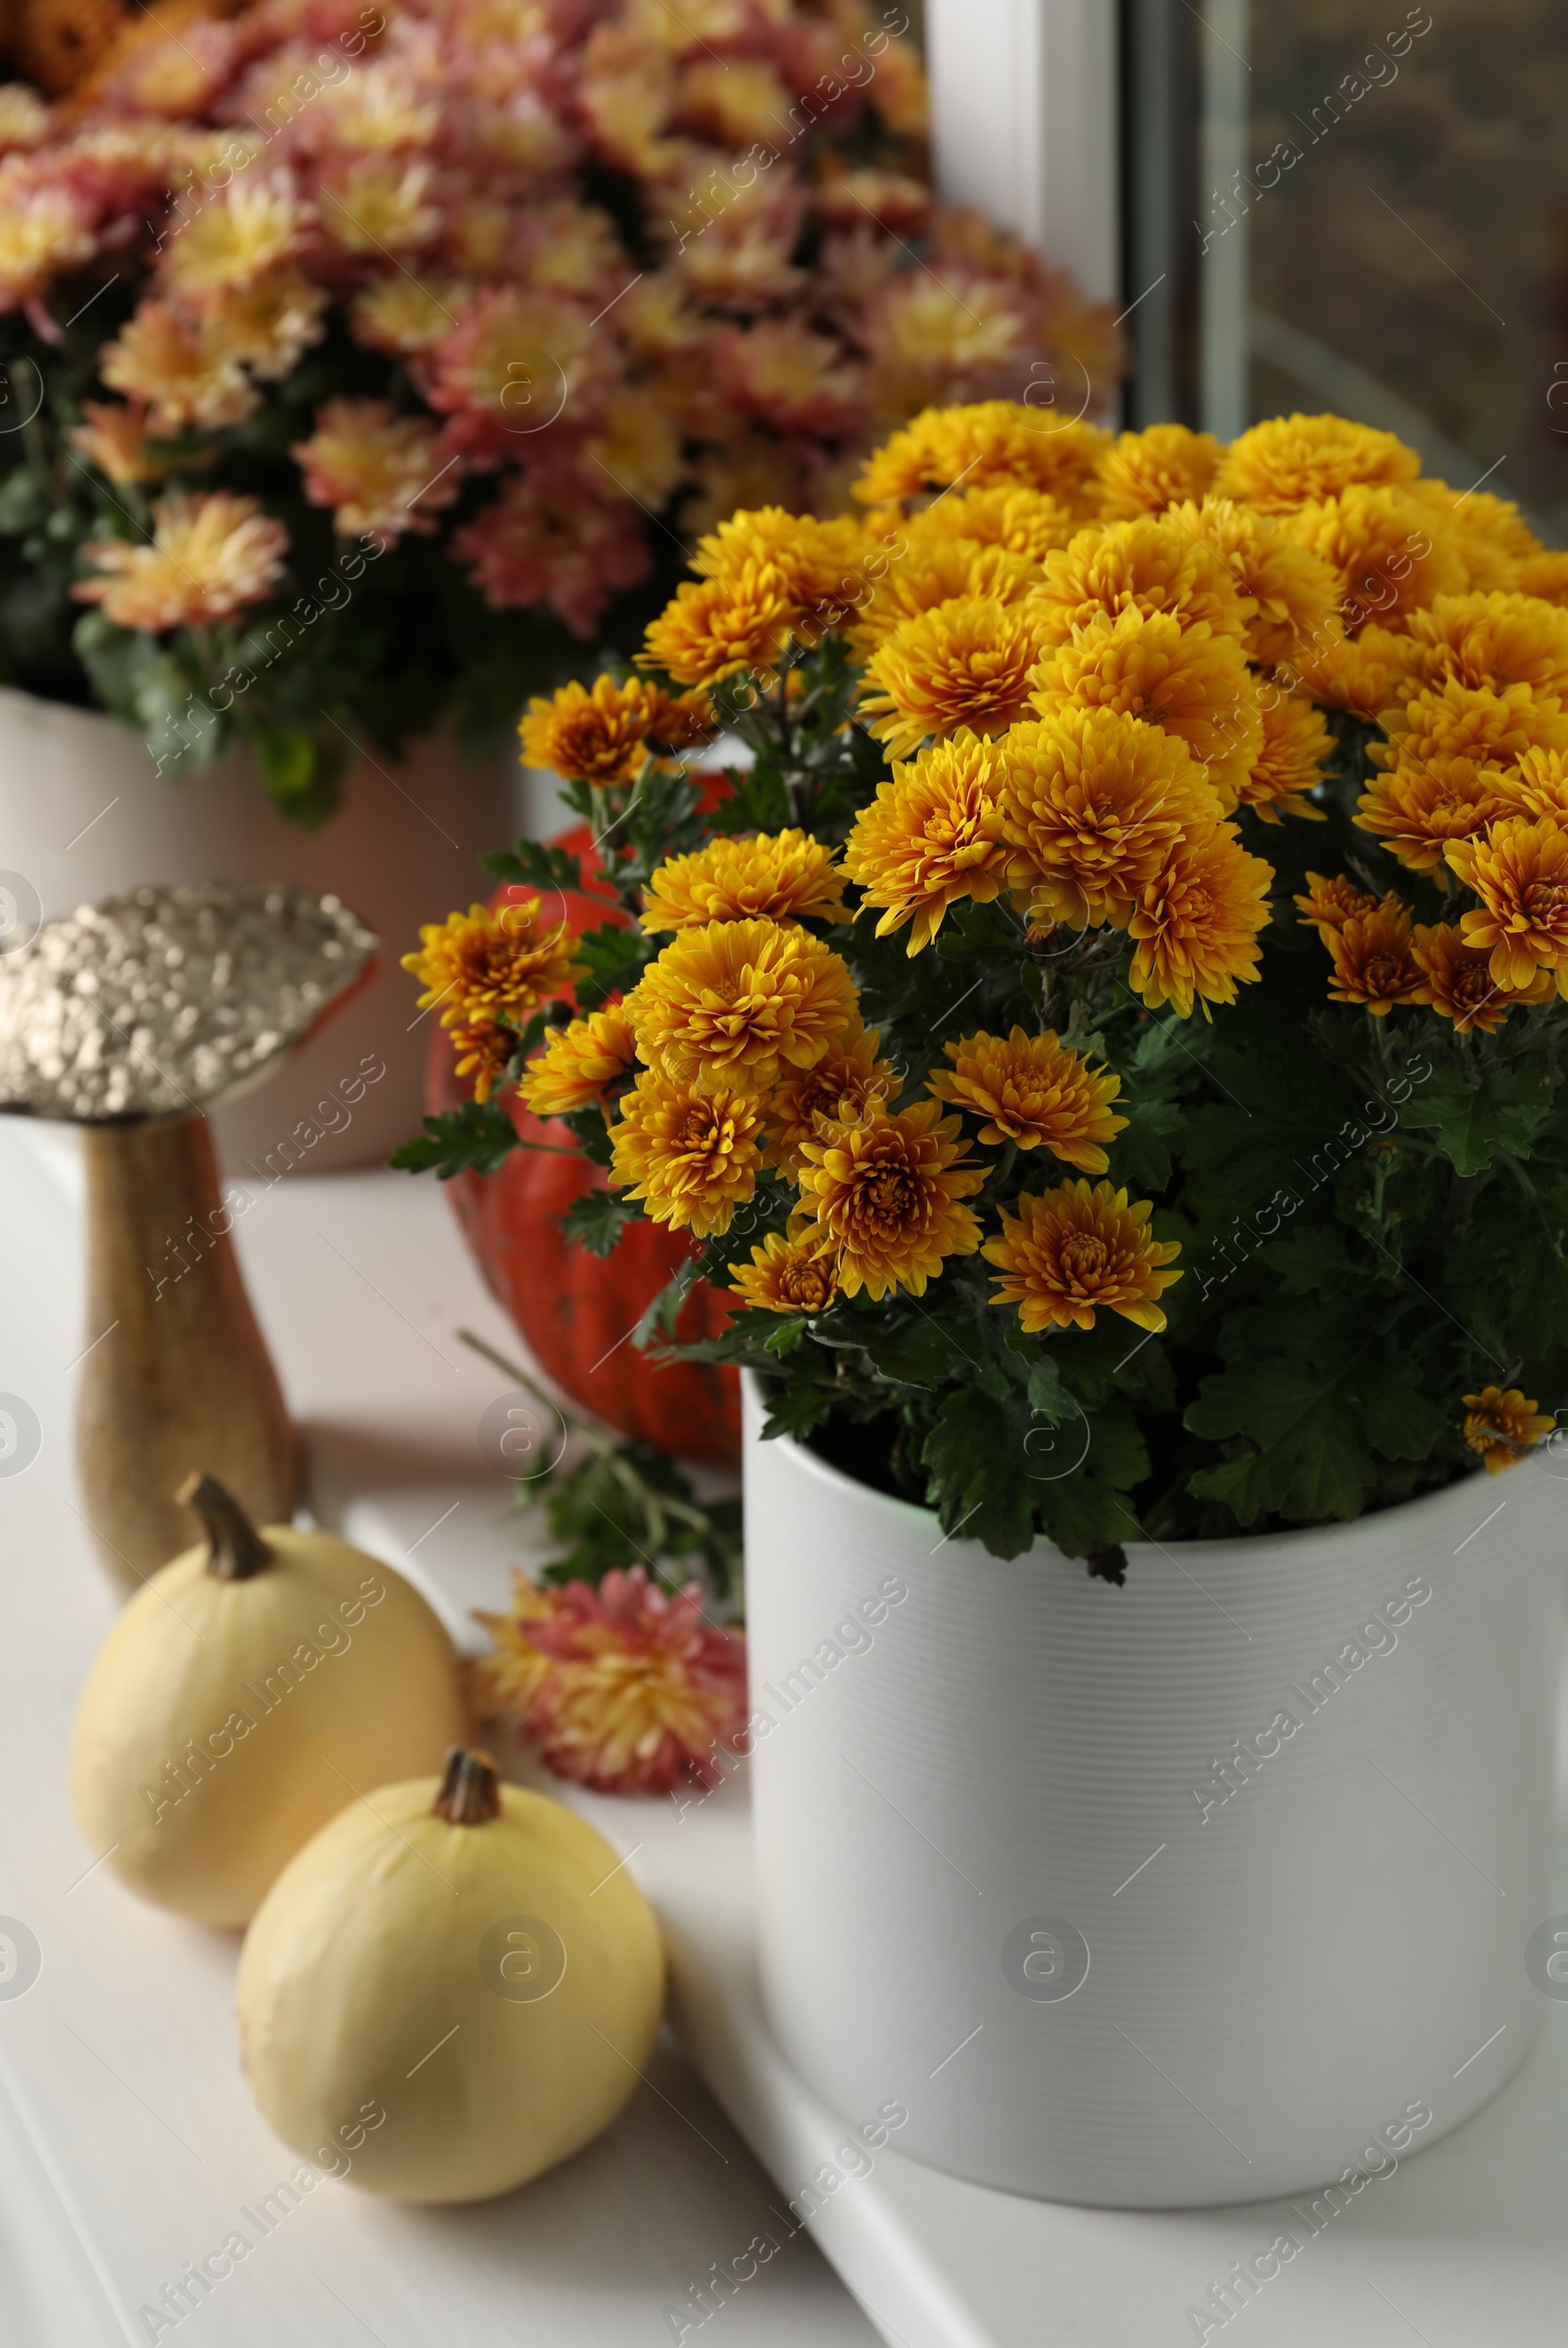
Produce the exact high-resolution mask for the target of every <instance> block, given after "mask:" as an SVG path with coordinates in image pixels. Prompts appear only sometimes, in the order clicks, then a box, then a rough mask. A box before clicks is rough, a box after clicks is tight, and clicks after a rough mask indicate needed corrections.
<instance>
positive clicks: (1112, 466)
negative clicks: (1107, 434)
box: [1100, 424, 1223, 521]
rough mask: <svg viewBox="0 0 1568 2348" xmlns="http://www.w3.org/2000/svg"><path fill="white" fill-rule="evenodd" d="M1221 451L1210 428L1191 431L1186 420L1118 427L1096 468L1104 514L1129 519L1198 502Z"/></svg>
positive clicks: (1109, 516) (1208, 483) (1210, 477)
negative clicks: (1140, 428)
mask: <svg viewBox="0 0 1568 2348" xmlns="http://www.w3.org/2000/svg"><path fill="white" fill-rule="evenodd" d="M1222 453H1223V452H1222V451H1221V448H1220V444H1219V442H1218V441H1217V440H1216V439H1215V438H1214V435H1213V433H1212V432H1193V431H1190V430H1189V429H1188V427H1187V425H1186V424H1151V425H1149V426H1148V428H1147V429H1146V430H1145V431H1142V432H1123V434H1122V435H1121V437H1120V439H1119V440H1118V441H1117V442H1116V444H1115V446H1114V447H1113V448H1112V449H1110V450H1109V451H1108V453H1107V455H1106V457H1105V461H1104V464H1103V466H1102V467H1101V474H1100V486H1101V495H1102V498H1103V512H1104V514H1105V518H1106V519H1107V520H1108V521H1131V520H1132V519H1133V518H1134V516H1135V515H1137V514H1163V513H1164V512H1165V510H1166V508H1167V507H1168V506H1185V505H1187V504H1189V503H1191V504H1194V505H1196V504H1198V503H1199V502H1200V500H1201V499H1202V498H1204V497H1206V496H1207V494H1208V491H1209V488H1210V486H1211V485H1212V483H1213V479H1214V475H1215V473H1216V472H1217V471H1218V470H1219V463H1220V457H1221V455H1222Z"/></svg>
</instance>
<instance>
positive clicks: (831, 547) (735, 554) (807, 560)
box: [692, 506, 873, 641]
mask: <svg viewBox="0 0 1568 2348" xmlns="http://www.w3.org/2000/svg"><path fill="white" fill-rule="evenodd" d="M872 555H873V548H872V545H871V542H870V540H869V539H868V538H867V536H866V531H865V525H864V524H863V522H861V521H859V520H858V518H857V517H856V516H855V515H853V514H837V515H835V516H833V517H832V518H831V519H829V520H825V521H824V520H819V519H818V518H817V517H816V515H814V514H790V513H788V512H787V511H786V510H785V508H784V507H782V506H761V507H754V508H752V509H750V510H748V511H747V512H745V513H741V514H731V515H730V517H729V519H728V520H727V521H722V522H720V523H719V525H718V527H717V529H716V530H714V531H712V532H711V534H710V535H709V536H708V537H706V538H702V539H699V541H698V545H697V552H696V553H695V555H693V557H692V568H693V570H695V571H696V572H697V574H698V576H699V578H704V579H733V578H735V577H736V576H737V575H738V574H739V573H741V572H743V571H744V569H745V567H746V564H747V563H766V564H769V565H770V566H771V567H772V568H773V569H775V570H777V571H779V572H780V573H782V575H783V578H784V582H785V587H786V591H787V594H788V598H789V603H790V607H791V623H792V625H793V626H794V627H795V629H796V630H797V632H798V633H800V634H802V635H803V636H808V637H810V638H811V639H812V640H813V641H814V639H815V637H816V635H818V634H819V633H820V631H821V629H822V628H823V627H824V626H833V625H836V624H837V619H838V615H839V614H840V613H841V612H843V611H845V610H846V609H848V608H850V607H851V606H853V605H854V604H855V602H856V601H857V600H858V598H859V597H860V596H863V594H864V589H865V570H866V564H867V562H868V561H869V560H870V559H871V557H872Z"/></svg>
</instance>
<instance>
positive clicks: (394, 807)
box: [0, 688, 518, 1180]
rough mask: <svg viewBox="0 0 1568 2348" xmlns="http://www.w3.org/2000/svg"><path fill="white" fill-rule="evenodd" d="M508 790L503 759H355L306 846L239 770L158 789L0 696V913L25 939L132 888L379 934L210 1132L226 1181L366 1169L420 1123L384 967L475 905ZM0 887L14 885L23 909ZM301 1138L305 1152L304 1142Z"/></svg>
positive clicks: (30, 704) (20, 698) (416, 1077)
mask: <svg viewBox="0 0 1568 2348" xmlns="http://www.w3.org/2000/svg"><path fill="white" fill-rule="evenodd" d="M516 772H517V769H516V766H515V761H514V760H512V759H496V760H494V761H492V762H491V763H490V764H489V765H486V766H478V767H474V766H470V765H468V764H467V762H466V760H465V759H464V758H463V757H462V755H461V753H460V752H459V751H458V750H457V748H456V747H455V746H454V745H452V744H450V743H448V742H446V741H439V742H432V743H427V744H423V745H421V746H420V747H419V748H417V750H416V751H415V752H413V753H412V754H411V755H410V757H409V758H407V759H406V760H405V761H404V762H403V763H402V764H400V765H399V766H397V767H396V768H391V767H389V766H387V765H386V762H385V761H384V760H382V761H380V762H379V764H378V763H376V762H373V761H372V760H369V759H366V758H356V759H355V761H354V763H353V765H352V767H351V770H350V772H349V773H348V774H347V775H346V776H345V778H344V786H343V801H342V805H341V807H339V808H338V811H337V813H336V814H335V815H333V816H331V817H330V818H329V819H328V821H327V822H326V823H325V824H324V825H323V826H322V827H321V829H320V830H319V831H317V832H311V833H306V832H301V831H299V830H298V829H297V828H296V827H295V826H294V825H292V824H291V823H289V821H288V820H287V818H286V817H285V816H284V815H282V814H281V813H280V812H279V810H278V808H277V807H276V806H275V805H274V804H273V803H272V802H271V801H270V799H269V798H268V796H267V794H266V792H265V790H264V789H263V787H262V784H261V783H260V781H259V780H258V778H257V776H256V774H255V772H254V769H253V767H252V765H251V762H250V759H249V758H248V757H247V756H246V755H245V754H244V753H243V752H236V753H234V754H233V755H231V756H230V757H227V758H222V759H221V760H220V761H218V762H217V763H216V764H215V765H214V766H212V767H211V768H209V769H208V771H207V772H206V773H205V774H198V775H191V776H189V777H187V778H185V779H184V780H181V781H171V780H169V779H168V778H167V777H166V776H164V775H160V774H158V773H157V772H156V771H155V770H154V767H153V764H152V761H151V760H150V758H148V756H147V753H146V750H145V748H144V747H143V744H142V741H141V738H140V736H139V735H137V734H135V733H132V732H131V731H129V729H127V728H126V727H124V726H122V725H120V724H118V723H116V721H115V720H114V719H112V718H109V717H105V716H103V715H101V714H100V713H99V712H98V711H96V710H91V709H71V708H68V707H67V706H65V705H64V704H62V703H59V702H45V701H37V700H35V699H34V698H33V697H32V696H31V695H30V694H25V693H18V692H15V691H13V690H10V689H9V688H5V689H0V889H4V890H5V891H6V893H7V894H6V896H5V897H4V898H0V905H9V903H10V901H11V900H12V899H14V898H20V904H19V908H18V909H19V912H20V915H21V917H22V919H23V922H24V934H25V922H26V916H27V912H28V908H29V906H32V907H35V908H38V909H41V913H42V917H43V918H44V919H46V920H47V919H49V918H51V917H52V916H54V915H56V914H59V913H68V912H70V911H71V910H72V908H73V906H75V905H82V904H85V903H88V902H90V901H91V900H93V899H96V898H100V897H108V896H113V895H116V894H118V893H120V892H121V891H123V890H126V889H132V888H135V887H137V886H138V885H139V884H140V883H142V882H144V881H160V882H168V881H202V880H282V881H291V882H294V883H295V884H297V885H298V886H300V887H302V888H307V889H314V890H318V891H319V892H322V893H325V892H328V891H330V892H334V893H335V894H336V895H337V896H339V897H341V898H342V900H343V901H344V903H345V904H346V905H351V906H352V907H353V909H354V910H355V912H357V913H358V914H360V915H361V917H362V918H363V919H364V920H366V921H368V923H369V924H370V927H371V928H372V929H374V930H375V931H376V932H377V933H378V935H379V937H380V940H381V962H380V968H379V970H378V972H377V974H376V976H375V977H374V978H373V979H372V981H371V982H370V984H369V985H368V987H367V988H366V989H365V990H364V991H363V992H362V993H361V994H359V995H357V996H355V997H354V998H353V999H352V1000H351V1001H350V1002H349V1003H345V1005H344V1006H343V1008H342V1009H341V1010H340V1011H338V1012H336V1013H335V1014H334V1015H333V1016H332V1017H331V1018H330V1019H329V1020H328V1021H327V1023H326V1024H325V1026H324V1027H323V1028H322V1030H321V1032H320V1034H319V1036H317V1037H315V1038H314V1039H313V1040H312V1042H311V1043H310V1044H308V1045H307V1046H306V1047H305V1048H304V1049H303V1050H302V1051H301V1052H297V1053H296V1054H295V1056H294V1058H293V1059H292V1060H291V1061H290V1062H289V1064H288V1066H287V1067H286V1068H284V1069H283V1070H282V1071H281V1072H280V1073H279V1074H278V1075H277V1076H275V1077H273V1078H272V1079H270V1082H269V1083H268V1084H266V1085H265V1086H263V1087H261V1088H259V1089H258V1090H257V1091H256V1092H255V1093H252V1094H250V1095H248V1096H247V1097H246V1098H245V1099H243V1100H241V1101H236V1102H235V1103H234V1104H233V1105H232V1106H231V1107H230V1108H227V1109H224V1110H221V1112H220V1113H219V1115H218V1116H217V1117H216V1118H215V1119H214V1125H215V1128H216V1132H217V1138H218V1144H219V1150H220V1154H221V1158H222V1161H223V1163H224V1165H225V1167H226V1169H227V1170H228V1171H230V1172H233V1173H241V1174H243V1173H245V1172H246V1171H247V1168H248V1167H250V1168H254V1169H255V1170H256V1171H258V1172H259V1173H260V1174H261V1175H262V1177H263V1179H264V1180H271V1179H274V1178H275V1177H276V1175H277V1173H278V1171H279V1170H280V1169H282V1168H284V1167H288V1166H291V1165H293V1164H299V1165H301V1166H310V1167H311V1168H312V1169H313V1170H321V1169H324V1168H328V1167H335V1168H342V1167H346V1166H363V1165H376V1164H379V1163H380V1162H381V1161H382V1160H384V1158H385V1157H386V1155H387V1152H388V1151H389V1150H391V1149H392V1148H393V1147H394V1146H395V1145H396V1144H397V1143H398V1142H399V1141H401V1140H403V1139H404V1138H405V1137H406V1136H407V1135H408V1134H410V1133H413V1132H415V1131H417V1126H418V1120H419V1115H420V1111H421V1107H422V1089H421V1076H422V1066H423V1052H424V1044H425V1040H426V1036H427V1033H428V1027H427V1023H425V1022H423V1021H420V1022H418V1023H417V1024H415V1022H416V1020H417V1012H416V1009H415V1003H416V999H417V989H416V987H415V985H414V983H413V981H412V980H411V979H410V977H409V975H408V973H407V971H405V970H402V969H400V968H399V967H398V957H399V955H400V954H405V953H407V952H408V951H409V950H410V949H411V947H413V946H414V945H416V944H417V938H418V928H419V924H420V923H421V922H423V921H440V920H443V919H444V918H445V916H446V914H447V913H448V912H449V911H450V909H451V908H452V907H453V906H454V905H463V906H467V905H470V904H471V903H472V902H473V901H474V900H475V899H476V898H483V897H486V896H488V894H489V889H490V884H489V882H488V881H487V879H486V876H485V874H484V872H483V870H482V869H481V867H480V864H479V861H478V858H479V854H480V851H481V850H483V849H486V848H495V847H500V846H503V845H505V844H506V843H507V842H509V841H510V840H511V839H512V838H513V837H514V836H515V832H516V829H517V816H518V806H517V796H516V789H515V780H514V778H515V774H516ZM6 875H16V876H19V877H20V880H21V882H22V883H23V884H24V886H23V888H22V890H21V891H20V892H19V891H18V890H17V888H16V883H15V881H13V880H10V879H7V878H6V877H5V876H6ZM7 918H8V919H10V918H11V916H10V914H9V913H8V915H7ZM3 943H4V940H3V939H0V945H3ZM362 1063H368V1064H369V1065H370V1066H372V1067H373V1066H374V1065H376V1064H379V1063H384V1065H385V1068H386V1074H385V1075H384V1076H383V1077H380V1078H377V1079H375V1080H374V1081H373V1082H371V1083H367V1084H363V1085H361V1086H359V1087H358V1088H357V1087H356V1082H355V1079H356V1076H357V1074H358V1072H359V1071H360V1069H361V1067H362ZM345 1096H347V1097H345ZM302 1121H303V1122H304V1123H305V1125H306V1128H307V1133H309V1132H314V1133H316V1134H317V1135H319V1137H320V1138H319V1140H318V1141H307V1139H306V1136H305V1135H303V1134H301V1133H300V1132H299V1131H298V1128H299V1127H300V1126H301V1124H302ZM291 1136H292V1137H294V1138H293V1141H292V1144H291V1142H290V1137H291Z"/></svg>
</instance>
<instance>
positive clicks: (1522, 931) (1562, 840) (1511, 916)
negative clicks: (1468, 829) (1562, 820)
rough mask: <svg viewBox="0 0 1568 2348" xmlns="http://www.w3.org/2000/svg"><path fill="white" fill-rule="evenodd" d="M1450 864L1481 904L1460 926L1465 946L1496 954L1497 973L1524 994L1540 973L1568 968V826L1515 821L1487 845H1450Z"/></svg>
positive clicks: (1544, 821) (1508, 821)
mask: <svg viewBox="0 0 1568 2348" xmlns="http://www.w3.org/2000/svg"><path fill="white" fill-rule="evenodd" d="M1446 855H1447V860H1448V863H1449V865H1450V867H1451V868H1452V870H1453V871H1455V872H1456V873H1457V874H1458V875H1459V878H1460V879H1461V880H1462V881H1463V883H1464V885H1465V887H1466V888H1467V889H1473V890H1474V891H1475V893H1476V895H1477V896H1478V897H1479V898H1480V900H1481V905H1480V906H1479V908H1477V909H1473V910H1471V911H1470V912H1467V913H1465V914H1464V915H1463V916H1462V917H1461V920H1460V925H1459V926H1460V928H1461V930H1462V931H1463V933H1464V942H1465V944H1466V945H1467V946H1476V947H1486V948H1490V949H1491V954H1492V975H1493V977H1494V978H1495V979H1496V980H1497V981H1498V983H1499V984H1500V985H1502V986H1505V987H1511V988H1512V989H1513V990H1514V991H1515V992H1516V993H1518V994H1523V993H1524V992H1525V991H1526V990H1527V989H1528V988H1529V987H1530V985H1531V982H1532V981H1533V979H1534V978H1535V975H1536V972H1537V971H1538V970H1542V969H1544V970H1554V971H1556V972H1557V973H1558V979H1557V989H1558V992H1559V994H1560V993H1562V991H1563V986H1562V976H1561V973H1562V971H1563V968H1564V965H1565V964H1568V826H1564V825H1562V824H1558V823H1554V822H1553V821H1552V819H1551V817H1550V816H1549V815H1543V816H1540V817H1538V818H1537V819H1536V820H1535V821H1534V822H1531V821H1529V820H1527V819H1526V818H1525V817H1524V816H1522V815H1510V816H1509V817H1508V818H1507V819H1506V820H1505V821H1504V822H1501V823H1498V824H1496V825H1495V826H1494V828H1493V830H1492V832H1491V834H1490V835H1489V836H1488V837H1487V838H1486V839H1483V840H1461V841H1453V842H1451V843H1450V844H1449V846H1448V849H1447V851H1446Z"/></svg>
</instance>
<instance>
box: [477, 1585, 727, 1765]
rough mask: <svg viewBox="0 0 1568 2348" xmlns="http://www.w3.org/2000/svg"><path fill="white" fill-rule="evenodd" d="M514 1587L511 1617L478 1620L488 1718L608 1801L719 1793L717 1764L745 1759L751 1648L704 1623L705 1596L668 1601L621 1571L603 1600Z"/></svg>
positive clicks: (693, 1592)
mask: <svg viewBox="0 0 1568 2348" xmlns="http://www.w3.org/2000/svg"><path fill="white" fill-rule="evenodd" d="M512 1579H513V1585H514V1589H513V1600H512V1606H511V1609H510V1611H509V1612H508V1613H506V1614H479V1613H476V1614H475V1618H474V1619H475V1620H476V1621H477V1622H481V1623H483V1625H484V1627H485V1629H486V1630H487V1631H488V1632H489V1633H490V1635H491V1638H492V1639H494V1641H495V1646H494V1651H493V1652H492V1653H491V1654H488V1655H483V1656H481V1657H479V1658H478V1660H477V1661H474V1662H470V1663H467V1664H466V1665H465V1667H464V1682H465V1686H466V1690H467V1693H468V1696H469V1699H470V1701H471V1702H472V1704H473V1707H474V1710H475V1711H476V1712H477V1713H478V1714H479V1715H480V1717H481V1718H486V1719H502V1720H507V1721H509V1722H510V1723H511V1724H512V1726H513V1728H514V1729H515V1731H516V1732H517V1735H518V1736H519V1737H521V1738H522V1739H524V1741H526V1742H528V1743H531V1744H534V1745H536V1746H537V1747H538V1749H539V1753H540V1757H541V1759H542V1760H543V1761H544V1762H545V1764H546V1766H547V1767H548V1768H550V1769H552V1770H554V1771H555V1773H556V1775H557V1777H559V1778H567V1779H569V1780H571V1781H572V1782H573V1783H574V1784H576V1785H588V1786H591V1787H592V1788H593V1789H594V1790H595V1791H596V1792H599V1793H623V1794H624V1793H643V1794H649V1793H673V1792H675V1791H677V1790H678V1789H679V1788H680V1787H682V1786H685V1785H693V1784H696V1785H714V1784H716V1783H717V1782H718V1778H719V1775H720V1771H719V1768H718V1765H717V1764H716V1763H715V1761H714V1757H713V1756H714V1754H715V1753H716V1752H717V1751H718V1749H719V1748H720V1747H721V1746H722V1747H724V1748H726V1749H727V1750H728V1751H730V1752H743V1751H744V1750H745V1746H746V1641H745V1639H744V1638H743V1637H742V1635H741V1634H740V1633H739V1632H738V1631H723V1630H719V1629H718V1628H717V1627H716V1626H714V1625H713V1624H711V1623H709V1622H707V1621H706V1620H705V1619H704V1615H703V1592H702V1589H701V1586H700V1585H699V1584H698V1583H696V1582H691V1583H688V1584H687V1586H686V1588H685V1589H684V1590H680V1591H678V1592H677V1593H675V1594H673V1595H671V1594H669V1593H667V1592H666V1591H664V1590H660V1589H658V1588H656V1587H655V1586H654V1585H653V1584H652V1583H651V1582H650V1581H649V1578H648V1575H647V1573H646V1571H645V1570H644V1568H643V1567H642V1566H640V1565H636V1566H633V1567H632V1568H631V1571H630V1572H629V1573H628V1572H625V1571H623V1570H622V1568H621V1567H619V1566H612V1567H611V1569H610V1571H609V1573H607V1574H606V1576H605V1578H604V1580H603V1581H602V1582H601V1583H600V1585H599V1588H598V1589H597V1590H595V1589H594V1587H593V1585H592V1584H591V1583H588V1582H567V1583H565V1584H564V1585H563V1586H562V1587H561V1588H559V1589H544V1590H541V1589H540V1588H539V1587H538V1586H537V1585H536V1584H535V1583H533V1582H530V1581H529V1579H528V1577H527V1575H526V1574H524V1573H522V1572H520V1571H519V1570H517V1569H514V1572H513V1577H512Z"/></svg>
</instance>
